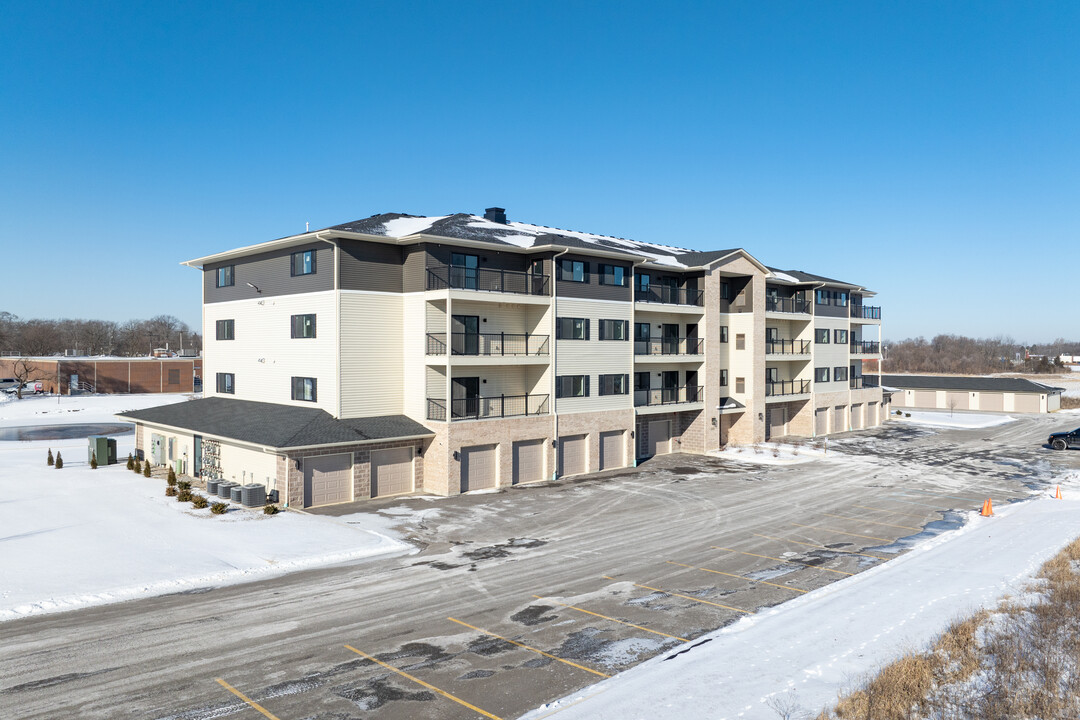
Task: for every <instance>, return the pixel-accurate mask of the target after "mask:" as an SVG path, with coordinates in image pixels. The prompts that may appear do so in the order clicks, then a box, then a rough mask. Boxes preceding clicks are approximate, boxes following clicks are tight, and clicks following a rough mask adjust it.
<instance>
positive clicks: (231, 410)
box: [117, 397, 435, 450]
mask: <svg viewBox="0 0 1080 720" xmlns="http://www.w3.org/2000/svg"><path fill="white" fill-rule="evenodd" d="M117 416H118V417H124V418H129V419H131V420H136V421H143V422H148V423H153V424H156V425H165V426H167V427H173V428H179V429H182V430H190V431H192V432H196V433H200V434H205V435H214V436H216V437H222V438H228V439H230V440H237V441H239V442H243V443H249V444H252V445H261V446H263V447H269V448H276V449H280V450H284V449H288V448H299V447H311V446H318V445H344V444H351V443H364V442H371V441H375V440H389V439H393V438H407V437H427V436H433V435H434V434H435V433H433V432H431V431H430V430H428V429H427V428H426V427H424V426H423V425H421V424H420V423H418V422H416V421H415V420H412V419H411V418H408V417H406V416H404V415H383V416H380V417H367V418H348V419H344V420H339V419H337V418H335V417H333V416H332V415H331V414H330V413H328V412H326V411H325V410H322V409H319V408H305V407H296V406H293V405H278V404H276V403H264V402H254V401H252V400H235V399H232V398H222V397H211V398H203V399H201V400H190V401H188V402H183V403H174V404H172V405H161V406H158V407H152V408H146V409H145V410H129V411H127V412H122V413H117Z"/></svg>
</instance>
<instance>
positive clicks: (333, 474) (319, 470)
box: [304, 453, 352, 507]
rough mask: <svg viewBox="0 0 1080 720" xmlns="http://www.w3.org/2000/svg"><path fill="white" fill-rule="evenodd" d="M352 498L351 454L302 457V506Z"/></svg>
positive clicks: (328, 503)
mask: <svg viewBox="0 0 1080 720" xmlns="http://www.w3.org/2000/svg"><path fill="white" fill-rule="evenodd" d="M350 500H352V455H351V454H350V453H340V454H338V455H317V456H314V457H306V458H304V507H315V506H317V505H333V504H334V503H342V502H349V501H350Z"/></svg>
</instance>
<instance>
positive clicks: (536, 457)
mask: <svg viewBox="0 0 1080 720" xmlns="http://www.w3.org/2000/svg"><path fill="white" fill-rule="evenodd" d="M546 447H547V440H544V439H543V438H541V439H539V440H519V441H518V442H516V443H514V478H513V482H514V484H515V485H516V484H517V483H523V482H536V481H537V480H543V479H544V478H545V472H544V457H545V455H546V453H545V452H544V449H545V448H546Z"/></svg>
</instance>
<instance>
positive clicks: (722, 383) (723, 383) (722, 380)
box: [720, 370, 727, 387]
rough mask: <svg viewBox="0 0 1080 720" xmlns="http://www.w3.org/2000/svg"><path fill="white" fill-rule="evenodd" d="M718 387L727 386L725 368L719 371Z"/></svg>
mask: <svg viewBox="0 0 1080 720" xmlns="http://www.w3.org/2000/svg"><path fill="white" fill-rule="evenodd" d="M720 387H727V370H721V371H720Z"/></svg>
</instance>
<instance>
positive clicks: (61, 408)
mask: <svg viewBox="0 0 1080 720" xmlns="http://www.w3.org/2000/svg"><path fill="white" fill-rule="evenodd" d="M197 397H199V395H193V394H191V393H186V394H182V393H164V394H163V393H157V394H150V395H76V396H67V395H28V396H25V397H23V399H22V400H15V399H12V400H9V402H7V403H0V427H18V426H21V425H65V424H74V423H114V422H116V413H118V412H124V411H125V410H141V409H143V408H148V407H157V406H158V405H169V404H172V403H178V402H186V401H187V400H190V399H192V398H197ZM126 454H127V453H126V451H125V456H126Z"/></svg>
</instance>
